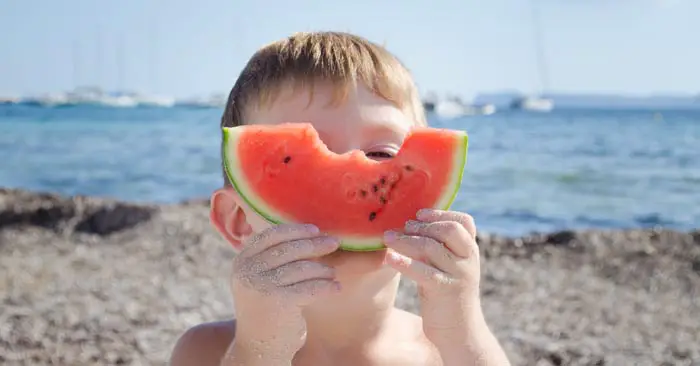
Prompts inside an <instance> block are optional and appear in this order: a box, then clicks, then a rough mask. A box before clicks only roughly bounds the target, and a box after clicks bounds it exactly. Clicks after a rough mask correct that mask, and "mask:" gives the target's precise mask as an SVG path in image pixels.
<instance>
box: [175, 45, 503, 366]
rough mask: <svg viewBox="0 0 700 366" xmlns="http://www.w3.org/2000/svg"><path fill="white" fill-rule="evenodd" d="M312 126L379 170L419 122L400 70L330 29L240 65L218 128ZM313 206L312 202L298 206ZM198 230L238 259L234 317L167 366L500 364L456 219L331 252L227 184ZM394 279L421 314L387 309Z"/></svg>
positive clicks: (459, 217) (468, 245)
mask: <svg viewBox="0 0 700 366" xmlns="http://www.w3.org/2000/svg"><path fill="white" fill-rule="evenodd" d="M283 122H311V123H312V124H313V125H314V127H315V128H316V129H317V130H318V131H319V135H320V136H321V139H322V140H323V141H324V143H326V145H327V146H328V148H329V149H330V150H331V151H334V152H336V153H344V152H347V151H350V150H354V149H360V150H362V151H364V152H365V153H366V155H367V156H368V157H369V158H372V159H391V157H392V156H393V155H394V154H396V152H397V151H398V149H399V147H400V146H401V142H402V141H403V138H404V137H405V136H406V134H407V132H408V131H409V129H410V128H411V127H412V126H415V125H425V124H426V122H425V115H424V111H423V107H422V104H421V101H420V99H419V95H418V92H417V90H416V86H415V85H414V83H413V80H412V78H411V75H410V74H409V72H408V70H407V69H406V68H405V67H404V66H403V65H402V64H401V63H400V62H399V61H398V60H397V59H396V58H395V57H394V56H393V55H391V54H390V53H389V52H388V51H387V50H385V49H384V48H382V47H380V46H378V45H376V44H374V43H371V42H369V41H367V40H365V39H363V38H360V37H357V36H354V35H350V34H346V33H335V32H319V33H304V34H295V35H293V36H291V37H289V38H287V39H283V40H281V41H278V42H275V43H272V44H270V45H268V46H265V47H264V48H262V49H261V50H259V51H258V52H256V54H255V55H253V57H252V58H251V60H250V61H249V62H248V64H247V65H246V67H245V68H244V70H243V71H242V72H241V75H240V76H239V78H238V80H237V81H236V84H235V85H234V86H233V89H232V90H231V94H230V96H229V100H228V104H227V106H226V110H225V112H224V115H223V117H222V125H224V126H236V125H240V124H243V123H245V124H279V123H283ZM310 199H313V198H310ZM211 222H212V223H213V225H214V226H215V227H216V229H217V230H218V231H219V232H220V233H221V235H222V236H223V237H224V238H225V239H226V240H227V241H228V242H229V243H230V244H231V245H232V246H233V247H234V249H236V250H237V251H238V252H239V253H238V255H237V256H236V257H235V259H234V266H233V267H234V268H233V276H232V280H231V291H232V293H233V297H234V299H235V305H236V306H235V307H236V313H237V319H236V320H232V321H228V322H219V323H209V324H203V325H199V326H196V327H194V328H192V329H190V330H188V331H187V332H186V333H185V334H184V335H182V337H181V338H180V339H179V340H178V342H177V345H176V346H175V349H174V351H173V355H172V358H171V364H172V365H173V366H195V365H196V366H220V365H221V366H224V365H226V366H239V365H241V366H242V365H246V366H252V365H256V366H257V365H260V366H277V365H312V366H322V365H331V366H335V365H353V366H357V365H397V366H399V365H400V366H407V365H420V366H426V365H498V366H503V365H508V364H509V362H508V360H507V358H506V355H505V353H504V352H503V350H502V349H501V347H500V345H499V344H498V341H497V340H496V338H495V337H494V336H493V334H492V333H491V331H490V330H489V328H488V326H487V325H486V322H485V320H484V317H483V313H482V310H481V305H480V299H479V273H480V269H479V249H478V247H477V246H476V240H475V236H476V228H475V226H474V221H473V220H472V218H471V217H470V216H469V215H466V214H463V213H459V212H444V211H435V210H421V211H419V212H418V213H417V220H415V221H409V222H407V223H406V226H405V228H404V229H403V230H402V231H401V232H387V233H386V235H385V242H386V246H387V247H388V249H387V250H384V251H378V252H370V253H352V252H344V251H339V250H337V249H338V241H337V239H336V238H333V237H331V236H328V235H325V234H324V233H321V232H319V231H318V228H316V227H314V226H313V225H279V226H273V227H271V226H270V225H269V224H267V223H266V222H265V221H264V220H263V219H262V218H261V217H260V216H258V215H257V214H256V213H255V212H254V211H252V210H251V209H250V208H249V207H248V206H247V205H246V203H245V201H244V200H242V199H241V197H240V196H238V194H237V193H236V191H235V190H234V189H233V188H232V187H231V186H230V183H229V182H228V181H227V182H226V184H225V185H224V187H223V188H222V189H220V190H218V191H216V192H214V194H213V195H212V197H211ZM400 274H403V275H405V276H407V277H408V278H410V279H412V280H414V281H416V282H417V284H418V287H419V291H420V300H421V317H418V316H416V315H414V314H411V313H408V312H405V311H402V310H399V309H396V308H395V307H394V300H395V297H396V292H397V288H398V284H399V278H400Z"/></svg>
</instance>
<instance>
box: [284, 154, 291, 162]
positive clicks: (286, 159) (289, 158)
mask: <svg viewBox="0 0 700 366" xmlns="http://www.w3.org/2000/svg"><path fill="white" fill-rule="evenodd" d="M290 161H292V157H291V156H287V157H285V158H284V163H285V164H287V163H289V162H290Z"/></svg>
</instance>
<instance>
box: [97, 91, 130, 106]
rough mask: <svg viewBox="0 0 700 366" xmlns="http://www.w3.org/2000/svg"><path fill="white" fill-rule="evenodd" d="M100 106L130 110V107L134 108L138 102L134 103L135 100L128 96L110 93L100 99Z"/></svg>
mask: <svg viewBox="0 0 700 366" xmlns="http://www.w3.org/2000/svg"><path fill="white" fill-rule="evenodd" d="M100 104H101V105H103V106H105V107H114V108H132V107H136V106H137V105H138V102H137V101H136V99H135V98H133V97H132V96H130V95H126V94H120V93H111V94H107V95H104V96H103V97H102V98H101V99H100Z"/></svg>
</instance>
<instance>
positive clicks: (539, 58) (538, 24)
mask: <svg viewBox="0 0 700 366" xmlns="http://www.w3.org/2000/svg"><path fill="white" fill-rule="evenodd" d="M538 1H539V0H531V1H530V4H531V6H530V9H531V11H532V28H533V36H534V38H535V39H534V43H535V61H536V62H537V75H538V81H539V88H538V89H539V93H540V94H542V93H543V92H544V91H546V90H549V73H548V70H547V69H548V68H547V60H546V55H545V51H544V39H543V37H542V18H541V15H540V9H539V4H538Z"/></svg>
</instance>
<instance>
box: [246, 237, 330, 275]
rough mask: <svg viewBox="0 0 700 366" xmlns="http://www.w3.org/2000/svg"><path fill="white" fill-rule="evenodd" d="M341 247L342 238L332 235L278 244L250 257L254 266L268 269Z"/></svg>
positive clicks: (310, 257) (327, 252)
mask: <svg viewBox="0 0 700 366" xmlns="http://www.w3.org/2000/svg"><path fill="white" fill-rule="evenodd" d="M339 247H340V240H338V239H337V238H334V237H331V236H318V237H315V238H311V239H300V240H292V241H287V242H283V243H280V244H277V245H275V246H273V247H271V248H268V249H267V250H265V251H263V252H262V253H259V254H258V255H256V256H254V257H252V258H250V260H251V262H252V263H253V264H252V267H253V268H255V269H258V271H266V270H270V269H274V268H276V267H279V266H281V265H283V264H285V263H290V262H294V261H299V260H302V259H312V258H318V257H321V256H324V255H326V254H330V253H333V252H334V251H336V250H338V248H339Z"/></svg>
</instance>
